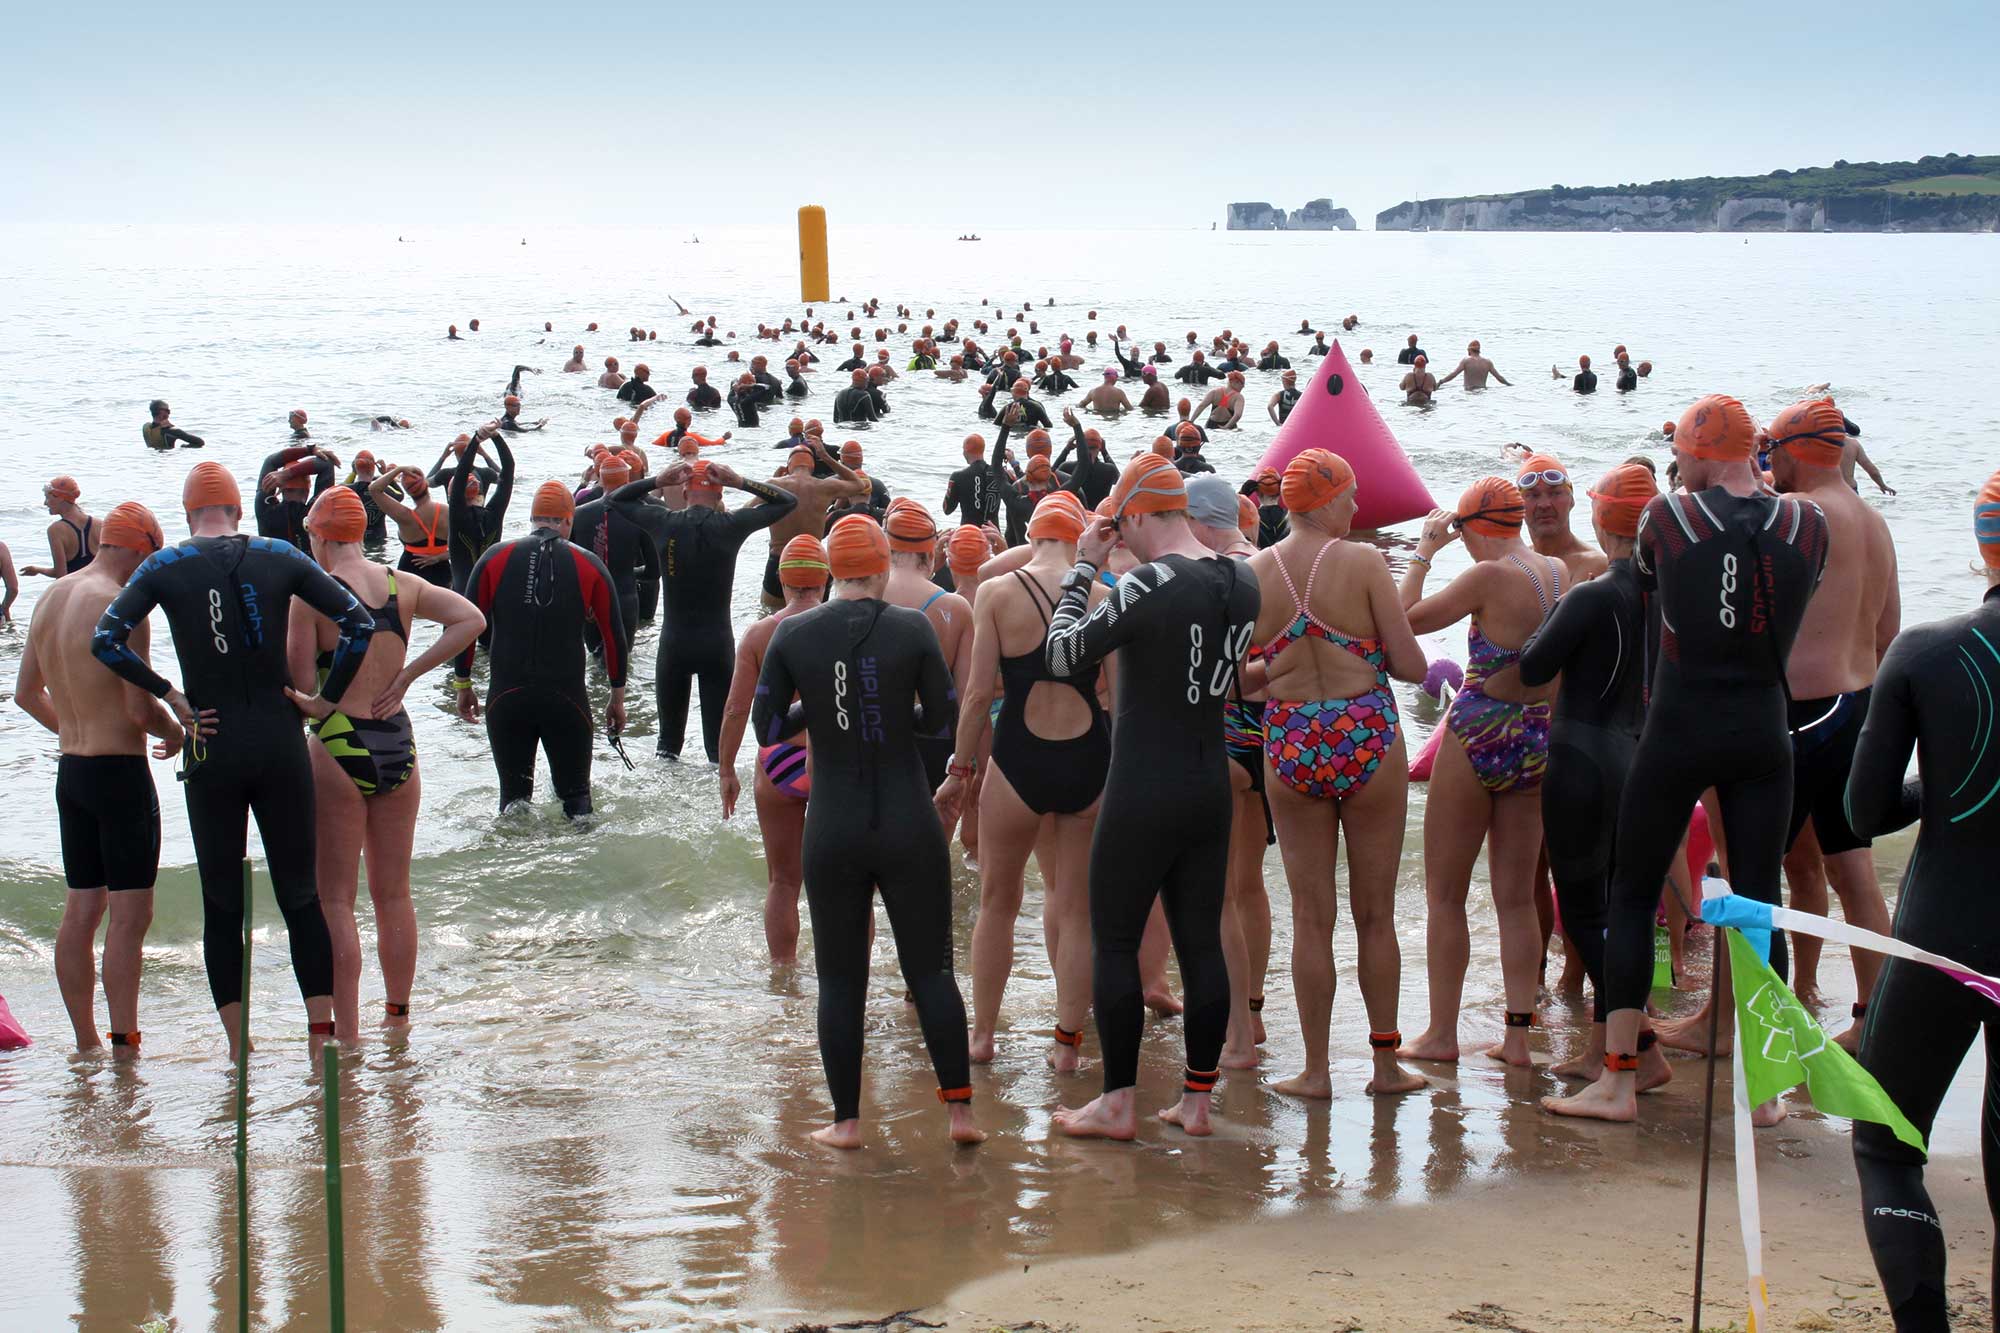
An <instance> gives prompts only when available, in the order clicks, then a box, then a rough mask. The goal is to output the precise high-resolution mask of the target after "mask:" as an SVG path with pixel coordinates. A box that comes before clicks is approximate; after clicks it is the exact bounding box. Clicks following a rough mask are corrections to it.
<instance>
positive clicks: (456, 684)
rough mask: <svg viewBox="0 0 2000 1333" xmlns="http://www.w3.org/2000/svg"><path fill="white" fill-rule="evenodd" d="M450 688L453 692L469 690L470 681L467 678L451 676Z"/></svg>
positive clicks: (470, 686)
mask: <svg viewBox="0 0 2000 1333" xmlns="http://www.w3.org/2000/svg"><path fill="white" fill-rule="evenodd" d="M451 687H452V688H453V689H454V690H469V689H471V688H472V679H471V678H470V677H469V676H453V677H452V678H451Z"/></svg>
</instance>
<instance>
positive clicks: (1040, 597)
mask: <svg viewBox="0 0 2000 1333" xmlns="http://www.w3.org/2000/svg"><path fill="white" fill-rule="evenodd" d="M1014 577H1015V579H1017V580H1018V581H1019V582H1020V584H1021V586H1022V587H1023V588H1024V589H1026V590H1027V593H1028V597H1029V599H1030V600H1032V601H1033V602H1034V604H1035V611H1036V613H1037V614H1038V615H1040V616H1041V618H1042V640H1041V642H1039V643H1037V644H1036V645H1035V646H1034V647H1033V648H1031V649H1029V650H1028V651H1027V652H1025V653H1022V654H1020V655H1019V656H1016V657H1002V658H1001V659H1000V681H1001V688H1002V689H1003V690H1004V694H1003V695H1002V697H1001V703H1000V715H999V717H998V718H996V719H995V720H994V723H993V763H994V764H995V766H997V767H998V768H999V770H1000V771H1001V772H1002V773H1003V774H1005V775H1006V777H1007V781H1008V783H1009V785H1011V786H1012V787H1013V788H1014V791H1015V792H1016V794H1018V795H1019V796H1020V798H1021V803H1022V804H1023V805H1025V806H1027V807H1028V808H1029V809H1030V810H1032V811H1034V812H1035V813H1036V814H1038V815H1047V814H1057V815H1074V814H1081V813H1082V812H1083V811H1085V810H1088V809H1089V808H1090V807H1091V805H1092V804H1093V803H1095V802H1096V800H1097V798H1098V795H1099V794H1100V793H1102V792H1103V790H1104V774H1105V771H1106V770H1107V769H1108V768H1109V767H1110V766H1111V727H1110V724H1109V723H1108V722H1107V721H1106V720H1105V717H1104V710H1103V709H1102V708H1101V707H1099V706H1098V703H1097V671H1098V669H1097V666H1096V665H1095V664H1094V663H1093V664H1092V665H1090V666H1087V667H1085V668H1084V669H1083V670H1081V671H1079V672H1077V673H1076V674H1075V675H1074V676H1066V677H1057V676H1055V675H1053V674H1051V673H1050V671H1049V667H1048V654H1047V651H1046V650H1047V647H1048V625H1049V617H1050V615H1051V614H1052V613H1053V612H1054V610H1055V603H1054V601H1053V600H1052V599H1051V598H1050V597H1049V595H1048V593H1047V592H1046V591H1044V590H1043V588H1042V585H1041V584H1039V583H1037V582H1035V580H1034V579H1033V578H1032V577H1030V576H1029V575H1028V574H1027V573H1026V571H1023V570H1018V569H1017V570H1015V571H1014ZM1057 680H1060V681H1061V683H1062V684H1065V685H1068V686H1070V687H1072V688H1073V689H1075V690H1076V692H1077V693H1078V694H1080V695H1082V696H1083V700H1084V702H1085V703H1087V704H1089V705H1090V725H1089V727H1087V728H1086V729H1085V730H1084V731H1082V732H1081V733H1079V734H1078V735H1076V736H1072V737H1069V738H1067V739H1064V740H1049V739H1047V738H1045V737H1042V736H1037V735H1036V734H1035V733H1034V732H1033V731H1032V730H1030V729H1029V727H1028V717H1027V710H1028V691H1030V690H1032V689H1033V688H1034V687H1035V686H1036V685H1038V684H1040V683H1041V682H1043V681H1057Z"/></svg>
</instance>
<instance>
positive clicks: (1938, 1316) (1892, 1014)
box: [1847, 589, 2000, 1329]
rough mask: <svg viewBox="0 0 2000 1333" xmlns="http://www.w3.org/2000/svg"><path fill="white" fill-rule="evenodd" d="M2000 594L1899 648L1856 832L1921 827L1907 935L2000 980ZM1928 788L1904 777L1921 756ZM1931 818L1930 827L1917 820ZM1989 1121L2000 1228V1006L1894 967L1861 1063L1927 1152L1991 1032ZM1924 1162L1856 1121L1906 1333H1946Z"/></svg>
mask: <svg viewBox="0 0 2000 1333" xmlns="http://www.w3.org/2000/svg"><path fill="white" fill-rule="evenodd" d="M1997 710H2000V589H1995V590H1993V591H1989V592H1988V593H1987V594H1986V599H1985V601H1983V602H1982V603H1981V604H1980V606H1979V608H1978V609H1977V610H1975V611H1972V612H1970V613H1968V614H1966V615H1962V616H1955V617H1953V618H1952V619H1950V620H1940V621H1937V622H1936V623H1934V624H1929V625H1918V626H1915V627H1913V628H1911V629H1906V630H1904V631H1903V632H1902V633H1901V634H1899V635H1897V636H1896V641H1895V642H1894V643H1892V644H1891V645H1889V652H1888V654H1887V655H1886V656H1885V657H1884V658H1883V659H1882V667H1881V670H1880V672H1879V673H1878V674H1877V676H1876V678H1875V697H1874V699H1873V700H1872V701H1871V703H1870V704H1869V708H1868V721H1867V723H1866V724H1865V725H1864V726H1863V727H1862V730H1861V743H1860V745H1859V746H1857V747H1856V750H1855V755H1854V771H1853V775H1852V776H1851V777H1850V778H1849V779H1848V782H1847V815H1848V818H1849V819H1850V820H1851V821H1852V822H1853V825H1854V828H1855V829H1856V830H1857V831H1858V832H1860V833H1862V834H1864V835H1867V836H1870V837H1880V836H1883V835H1885V834H1888V833H1892V832H1894V831H1895V830H1897V829H1900V828H1903V827H1905V826H1907V825H1909V824H1910V823H1912V822H1917V845H1916V848H1915V849H1914V850H1913V851H1912V852H1911V853H1910V863H1909V866H1908V868H1907V869H1905V870H1904V872H1903V884H1902V888H1901V890H1900V891H1899V892H1898V894H1897V897H1896V927H1895V935H1896V938H1897V939H1899V940H1907V941H1909V942H1910V943H1911V944H1914V945H1916V946H1918V947H1919V948H1923V949H1929V950H1930V951H1932V952H1933V953H1941V954H1944V955H1946V956H1947V957H1951V958H1955V959H1958V960H1959V961H1960V962H1963V963H1966V964H1968V965H1969V966H1971V967H1974V968H1976V969H1978V970H1979V971H1981V972H1985V973H1988V974H1989V975H1991V974H1996V973H2000V898H1996V897H1995V896H1994V893H1993V850H1994V848H1995V847H2000V735H1995V731H1996V729H2000V711H1997ZM1913 748H1914V749H1915V750H1916V754H1917V765H1918V775H1919V776H1918V777H1917V778H1916V779H1914V780H1911V781H1907V782H1906V781H1905V780H1904V774H1905V772H1906V771H1907V768H1908V766H1909V762H1910V751H1911V750H1912V749H1913ZM1919 821H1920V822H1919ZM1982 1029H1983V1033H1984V1037H1985V1041H1986V1097H1985V1101H1984V1105H1983V1107H1982V1109H1981V1111H1980V1117H1979V1141H1980V1156H1981V1157H1982V1158H1983V1159H1984V1173H1985V1177H1986V1207H1987V1211H1988V1213H1989V1214H1990V1215H1991V1217H1992V1218H1994V1219H1996V1220H2000V1181H1997V1180H1996V1176H2000V1006H1996V1005H1995V1004H1994V1003H1993V1001H1991V1000H1989V999H1987V998H1985V997H1984V996H1982V995H1980V994H1978V993H1976V992H1974V991H1972V990H1969V989H1967V988H1966V987H1965V986H1963V985H1961V984H1960V983H1959V982H1957V981H1955V980H1953V979H1952V978H1951V977H1950V976H1948V975H1947V974H1945V973H1943V972H1940V971H1938V970H1937V969H1935V968H1932V967H1927V966H1925V965H1924V964H1922V963H1912V962H1907V961H1905V960H1903V959H1901V958H1890V959H1887V960H1885V961H1884V963H1883V965H1882V979H1881V980H1880V981H1878V982H1877V983H1876V984H1875V995H1874V998H1873V999H1872V1000H1870V1001H1869V1005H1868V1015H1867V1025H1866V1027H1865V1029H1864V1030H1863V1033H1862V1038H1861V1063H1862V1065H1863V1066H1864V1067H1865V1068H1866V1069H1867V1070H1868V1072H1869V1073H1871V1074H1873V1075H1874V1076H1875V1077H1876V1078H1877V1079H1878V1080H1880V1082H1881V1084H1882V1090H1883V1091H1884V1092H1886V1093H1888V1094H1889V1097H1890V1100H1892V1101H1894V1102H1895V1103H1896V1105H1897V1107H1898V1108H1900V1109H1901V1110H1902V1112H1903V1114H1904V1115H1906V1116H1908V1117H1909V1119H1910V1122H1911V1123H1912V1124H1914V1125H1915V1126H1916V1127H1917V1129H1918V1130H1919V1131H1920V1132H1921V1133H1922V1134H1923V1135H1924V1138H1925V1141H1926V1142H1929V1140H1930V1133H1931V1124H1932V1122H1933V1120H1934V1119H1935V1118H1936V1115H1937V1110H1938V1107H1939V1105H1940V1104H1941V1103H1942V1102H1943V1101H1944V1096H1945V1091H1946V1089H1947V1088H1949V1087H1950V1086H1951V1081H1952V1076H1953V1075H1954V1074H1956V1073H1957V1072H1958V1068H1959V1065H1960V1064H1962V1063H1963V1062H1964V1059H1965V1053H1966V1050H1967V1048H1968V1047H1970V1046H1971V1045H1972V1043H1973V1041H1974V1040H1976V1039H1978V1038H1979V1037H1980V1036H1981V1035H1982ZM1924 1160H1925V1159H1924V1154H1922V1153H1920V1152H1918V1151H1917V1150H1916V1149H1914V1148H1910V1147H1907V1146H1905V1145H1904V1144H1903V1143H1902V1142H1901V1141H1899V1140H1898V1139H1897V1138H1896V1136H1895V1135H1894V1134H1893V1133H1891V1132H1890V1131H1889V1130H1888V1129H1887V1128H1885V1127H1884V1126H1881V1125H1876V1124H1870V1123H1868V1122H1866V1121H1861V1120H1857V1121H1855V1122H1854V1165H1855V1170H1856V1171H1857V1173H1858V1174H1859V1175H1860V1177H1861V1220H1862V1225H1863V1227H1864V1228H1865V1229H1866V1231H1867V1233H1868V1248H1869V1249H1870V1250H1871V1251H1873V1253H1874V1255H1875V1269H1876V1271H1877V1272H1878V1273H1880V1274H1881V1276H1882V1291H1883V1294H1884V1295H1885V1296H1886V1297H1887V1298H1888V1301H1889V1311H1890V1313H1891V1314H1892V1315H1894V1316H1895V1320H1896V1327H1897V1328H1898V1329H1942V1328H1944V1327H1946V1323H1945V1310H1946V1304H1945V1240H1944V1228H1943V1224H1942V1223H1941V1222H1940V1221H1939V1219H1938V1213H1937V1209H1936V1208H1935V1207H1933V1206H1932V1204H1931V1198H1930V1195H1929V1193H1928V1192H1926V1191H1925V1189H1924Z"/></svg>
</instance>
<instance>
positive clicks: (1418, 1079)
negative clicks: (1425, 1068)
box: [1366, 1051, 1431, 1097]
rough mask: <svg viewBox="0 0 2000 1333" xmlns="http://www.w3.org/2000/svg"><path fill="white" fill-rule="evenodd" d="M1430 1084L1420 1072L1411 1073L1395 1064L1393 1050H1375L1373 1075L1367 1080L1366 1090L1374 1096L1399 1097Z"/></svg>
mask: <svg viewBox="0 0 2000 1333" xmlns="http://www.w3.org/2000/svg"><path fill="white" fill-rule="evenodd" d="M1430 1085H1431V1081H1430V1080H1429V1079H1427V1078H1425V1077H1424V1076H1423V1075H1422V1074H1413V1073H1411V1072H1410V1071H1409V1070H1407V1069H1405V1068H1403V1067H1402V1066H1401V1065H1399V1064H1397V1063H1396V1053H1395V1052H1394V1051H1376V1052H1375V1076H1374V1077H1373V1078H1371V1079H1369V1080H1368V1087H1367V1089H1366V1091H1367V1092H1368V1093H1369V1095H1370V1096H1374V1097H1401V1096H1403V1095H1404V1094H1405V1093H1411V1092H1419V1091H1421V1090H1423V1089H1424V1088H1428V1087H1429V1086H1430Z"/></svg>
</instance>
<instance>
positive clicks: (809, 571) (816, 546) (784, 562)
mask: <svg viewBox="0 0 2000 1333" xmlns="http://www.w3.org/2000/svg"><path fill="white" fill-rule="evenodd" d="M832 572H833V567H832V566H831V565H829V564H828V563H827V561H826V547H824V546H822V545H821V544H820V540H819V538H817V537H815V536H813V535H812V534H811V533H809V532H802V533H800V534H799V535H798V536H796V537H794V538H792V539H791V540H790V541H788V542H786V543H785V549H784V551H783V552H782V553H781V554H780V555H779V556H778V582H779V583H780V584H781V585H783V586H784V587H787V588H819V587H823V586H825V584H826V580H827V576H828V575H829V574H831V573H832Z"/></svg>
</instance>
